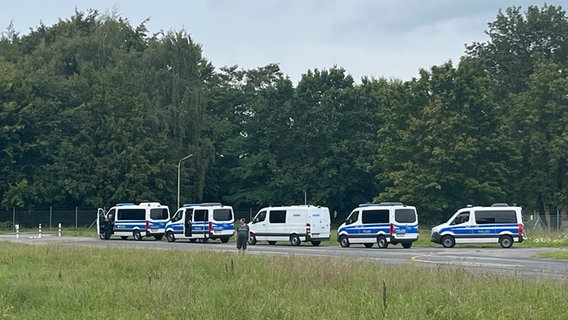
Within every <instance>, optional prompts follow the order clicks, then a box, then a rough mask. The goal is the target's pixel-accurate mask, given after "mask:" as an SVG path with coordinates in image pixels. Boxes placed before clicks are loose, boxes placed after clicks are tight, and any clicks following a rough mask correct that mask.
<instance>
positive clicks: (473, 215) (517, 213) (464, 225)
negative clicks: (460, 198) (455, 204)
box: [431, 203, 524, 248]
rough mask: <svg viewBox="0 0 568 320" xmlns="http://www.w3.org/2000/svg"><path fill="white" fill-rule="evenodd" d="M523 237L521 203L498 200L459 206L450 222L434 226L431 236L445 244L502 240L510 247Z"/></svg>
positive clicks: (521, 240) (503, 245) (450, 246)
mask: <svg viewBox="0 0 568 320" xmlns="http://www.w3.org/2000/svg"><path fill="white" fill-rule="evenodd" d="M523 237H524V231H523V217H522V209H521V207H519V206H516V205H513V206H509V205H508V204H506V203H496V204H493V205H492V206H490V207H481V206H475V207H474V206H471V205H469V206H467V207H466V208H462V209H459V210H458V211H457V212H456V213H455V214H454V215H453V216H452V217H451V218H450V219H449V220H448V221H447V222H445V223H443V224H441V225H438V226H435V227H434V228H432V239H431V240H432V242H434V243H439V244H442V246H444V247H445V248H452V247H453V246H454V245H455V244H456V243H499V244H500V245H501V247H502V248H510V247H511V246H512V245H513V242H523Z"/></svg>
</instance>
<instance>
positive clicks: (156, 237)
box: [154, 234, 164, 241]
mask: <svg viewBox="0 0 568 320" xmlns="http://www.w3.org/2000/svg"><path fill="white" fill-rule="evenodd" d="M163 237H164V235H163V234H157V235H155V236H154V239H156V240H158V241H160V240H162V238H163Z"/></svg>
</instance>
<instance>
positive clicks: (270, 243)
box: [267, 241, 276, 246]
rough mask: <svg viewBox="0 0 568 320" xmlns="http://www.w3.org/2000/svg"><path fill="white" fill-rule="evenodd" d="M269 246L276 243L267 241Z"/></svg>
mask: <svg viewBox="0 0 568 320" xmlns="http://www.w3.org/2000/svg"><path fill="white" fill-rule="evenodd" d="M267 242H268V244H269V245H271V246H273V245H275V244H276V241H267Z"/></svg>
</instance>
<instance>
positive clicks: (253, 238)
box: [248, 234, 256, 246]
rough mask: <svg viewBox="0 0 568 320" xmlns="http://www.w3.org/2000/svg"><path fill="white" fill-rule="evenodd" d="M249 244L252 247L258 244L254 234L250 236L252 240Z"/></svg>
mask: <svg viewBox="0 0 568 320" xmlns="http://www.w3.org/2000/svg"><path fill="white" fill-rule="evenodd" d="M248 243H249V244H250V245H252V246H254V245H255V244H256V237H255V236H254V234H251V235H250V238H249V240H248Z"/></svg>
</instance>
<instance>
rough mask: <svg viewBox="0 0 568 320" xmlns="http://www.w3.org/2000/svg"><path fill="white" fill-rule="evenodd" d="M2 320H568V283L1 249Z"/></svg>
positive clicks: (283, 261) (1, 245)
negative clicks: (567, 317) (566, 311)
mask: <svg viewBox="0 0 568 320" xmlns="http://www.w3.org/2000/svg"><path fill="white" fill-rule="evenodd" d="M0 251H1V252H2V254H1V255H0V318H2V319H565V314H564V313H563V312H560V311H561V310H560V309H562V308H563V307H561V306H565V305H566V304H567V303H568V296H567V295H566V292H568V284H566V283H557V282H553V281H529V280H525V279H518V278H506V277H498V276H492V275H488V274H487V275H473V274H470V273H468V272H463V270H459V269H458V270H453V269H452V270H450V269H432V270H426V269H423V268H417V267H414V266H411V265H405V266H398V267H392V266H384V265H381V264H377V263H372V262H363V261H354V260H349V259H346V258H310V257H300V256H287V257H268V256H257V255H245V256H238V255H236V254H235V253H216V252H211V251H207V252H205V251H176V250H167V251H154V250H141V249H137V250H127V249H113V248H83V247H81V248H79V247H64V246H51V245H46V246H29V245H22V244H14V243H6V242H0Z"/></svg>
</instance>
